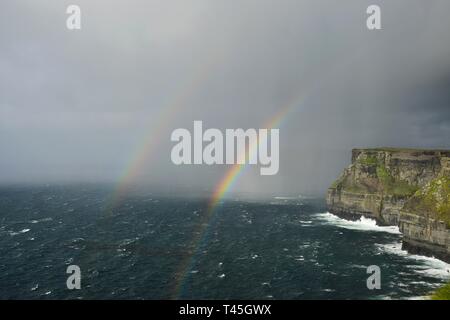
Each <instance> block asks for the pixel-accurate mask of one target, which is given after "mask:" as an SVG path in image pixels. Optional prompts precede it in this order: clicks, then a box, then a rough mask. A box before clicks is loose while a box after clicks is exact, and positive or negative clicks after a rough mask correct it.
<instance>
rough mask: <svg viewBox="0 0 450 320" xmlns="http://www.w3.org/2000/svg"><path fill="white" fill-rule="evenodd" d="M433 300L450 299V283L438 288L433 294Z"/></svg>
mask: <svg viewBox="0 0 450 320" xmlns="http://www.w3.org/2000/svg"><path fill="white" fill-rule="evenodd" d="M431 299H432V300H450V283H448V284H446V285H445V286H443V287H442V288H439V289H438V290H436V292H435V293H434V294H433V295H432V296H431Z"/></svg>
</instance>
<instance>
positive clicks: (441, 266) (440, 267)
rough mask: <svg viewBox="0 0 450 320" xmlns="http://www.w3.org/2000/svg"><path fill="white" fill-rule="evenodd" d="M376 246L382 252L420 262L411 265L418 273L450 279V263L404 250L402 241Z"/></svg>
mask: <svg viewBox="0 0 450 320" xmlns="http://www.w3.org/2000/svg"><path fill="white" fill-rule="evenodd" d="M375 246H376V247H377V248H378V249H379V250H380V251H382V252H386V253H388V254H395V255H397V256H401V257H404V258H406V259H410V260H413V261H415V262H417V263H419V264H413V265H411V266H410V268H411V269H412V270H413V271H414V272H416V273H419V274H423V275H426V276H430V277H434V278H439V279H450V264H448V263H446V262H444V261H442V260H439V259H436V258H433V257H426V256H420V255H417V254H409V253H408V252H407V251H406V250H402V243H401V242H395V243H388V244H375Z"/></svg>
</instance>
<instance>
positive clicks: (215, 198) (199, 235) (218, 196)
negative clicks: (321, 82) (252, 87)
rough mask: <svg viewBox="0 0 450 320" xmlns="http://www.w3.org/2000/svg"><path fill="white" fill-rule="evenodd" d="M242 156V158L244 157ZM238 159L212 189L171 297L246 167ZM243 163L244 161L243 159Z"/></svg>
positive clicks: (274, 122) (277, 119)
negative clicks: (218, 211)
mask: <svg viewBox="0 0 450 320" xmlns="http://www.w3.org/2000/svg"><path fill="white" fill-rule="evenodd" d="M299 101H300V99H299V98H298V99H296V100H294V101H292V102H291V103H290V104H288V105H287V106H286V107H284V108H282V109H281V110H280V111H279V112H278V113H276V114H275V115H274V116H273V117H272V118H271V119H270V120H269V121H268V122H267V124H266V125H265V126H264V127H263V128H264V129H272V128H277V127H279V126H280V125H281V123H282V121H283V120H284V119H286V116H287V115H288V114H289V112H290V111H291V110H293V109H294V108H295V107H296V106H297V105H298V103H299ZM257 149H258V143H253V144H252V145H249V146H248V150H247V152H246V153H243V154H241V157H245V158H246V157H247V156H248V154H250V153H252V152H256V151H257ZM245 158H244V159H245ZM239 162H240V161H237V163H236V164H234V165H233V166H232V167H231V168H230V169H229V170H228V171H227V173H226V174H225V175H224V177H223V178H222V179H221V180H220V182H219V183H218V184H217V186H216V187H215V189H214V192H213V195H212V197H211V200H210V201H209V204H208V207H207V210H206V214H205V215H204V216H203V218H202V220H201V221H200V222H199V223H198V228H197V230H195V232H194V233H193V234H194V235H195V236H194V239H193V240H192V242H191V243H192V245H191V246H192V247H193V248H194V249H195V250H194V252H193V253H192V254H190V255H188V256H187V258H185V259H184V261H182V262H181V263H180V267H179V269H178V270H177V272H175V278H176V281H175V288H174V290H173V294H172V298H174V299H178V298H179V297H180V295H181V294H182V293H183V289H184V285H185V283H186V281H187V279H188V275H189V271H190V270H191V269H192V266H193V265H194V263H195V257H196V256H197V254H198V251H199V250H200V248H201V247H202V244H204V243H206V242H207V241H206V240H207V236H208V228H209V226H210V225H211V221H212V220H213V219H214V216H215V213H216V212H217V210H216V209H217V208H218V207H219V206H220V203H221V202H222V200H223V199H224V197H225V196H226V195H227V193H228V192H229V191H230V190H231V188H232V186H233V185H234V183H235V182H236V180H237V179H238V177H239V176H240V175H241V174H242V173H243V172H244V168H246V166H247V165H246V164H239ZM243 162H244V163H245V161H243Z"/></svg>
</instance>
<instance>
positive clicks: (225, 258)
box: [0, 185, 450, 299]
mask: <svg viewBox="0 0 450 320" xmlns="http://www.w3.org/2000/svg"><path fill="white" fill-rule="evenodd" d="M110 192H111V188H110V187H108V186H94V185H90V186H42V187H41V186H28V187H1V188H0V298H1V299H17V298H24V299H80V298H81V299H162V298H167V299H172V298H177V299H415V298H420V297H423V296H425V295H427V294H429V293H430V292H431V291H433V290H434V289H436V288H437V287H439V286H440V285H442V284H443V283H445V282H447V281H448V280H449V279H450V266H449V265H448V264H446V263H444V262H442V261H440V260H437V259H433V258H428V257H423V256H416V255H410V254H408V253H406V252H405V251H402V250H401V234H400V233H399V232H398V229H397V228H395V227H379V226H376V225H375V223H374V222H373V221H371V220H366V219H362V220H360V221H356V222H350V221H346V220H343V219H340V218H338V217H335V216H333V215H332V214H330V213H327V211H326V207H325V203H324V200H323V199H314V198H304V197H299V196H294V197H268V198H266V199H258V200H245V199H243V198H237V197H233V196H229V197H228V198H225V199H221V200H220V201H219V202H218V203H217V204H215V207H214V209H211V207H210V202H209V201H210V200H209V199H210V198H209V196H210V195H205V196H204V197H202V196H197V197H182V196H174V194H175V193H172V194H170V195H168V194H165V195H164V194H157V193H152V192H148V193H145V192H142V193H140V194H139V195H129V196H127V197H124V198H123V199H122V201H121V202H120V204H118V205H116V206H115V207H114V208H112V209H111V208H110V207H109V204H108V195H109V194H110ZM69 265H78V266H79V267H80V269H81V275H82V278H81V289H80V290H68V289H67V287H66V280H67V276H68V275H67V274H66V269H67V267H68V266H69ZM370 265H377V266H379V267H380V269H381V289H380V290H368V289H367V286H366V280H367V277H368V276H369V275H368V274H367V267H368V266H370Z"/></svg>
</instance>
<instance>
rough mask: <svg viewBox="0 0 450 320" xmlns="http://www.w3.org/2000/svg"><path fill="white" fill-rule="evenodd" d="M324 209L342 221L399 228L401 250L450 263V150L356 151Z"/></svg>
mask: <svg viewBox="0 0 450 320" xmlns="http://www.w3.org/2000/svg"><path fill="white" fill-rule="evenodd" d="M327 204H328V208H329V211H330V212H331V213H334V214H336V215H338V216H341V217H343V218H346V219H352V220H354V219H359V218H360V217H361V216H362V215H363V216H366V217H369V218H373V219H375V220H376V221H377V222H378V224H380V225H398V226H399V227H400V231H401V232H402V233H403V246H404V248H405V249H407V250H408V251H411V252H416V253H421V254H426V255H434V256H436V257H439V258H441V259H444V260H446V261H450V150H410V149H390V148H384V149H354V150H353V151H352V164H351V165H350V166H349V167H348V168H346V169H345V170H344V172H343V173H342V174H341V176H340V177H339V178H338V179H337V180H336V181H335V182H334V183H333V185H332V186H331V187H330V188H329V189H328V195H327Z"/></svg>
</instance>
